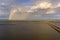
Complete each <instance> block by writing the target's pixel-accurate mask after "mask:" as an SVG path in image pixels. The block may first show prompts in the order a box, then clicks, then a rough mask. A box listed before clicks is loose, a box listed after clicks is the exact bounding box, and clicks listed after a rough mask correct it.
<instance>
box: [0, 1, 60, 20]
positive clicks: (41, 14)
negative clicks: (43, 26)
mask: <svg viewBox="0 0 60 40" xmlns="http://www.w3.org/2000/svg"><path fill="white" fill-rule="evenodd" d="M0 19H10V20H16V19H17V20H39V19H59V20H60V0H0Z"/></svg>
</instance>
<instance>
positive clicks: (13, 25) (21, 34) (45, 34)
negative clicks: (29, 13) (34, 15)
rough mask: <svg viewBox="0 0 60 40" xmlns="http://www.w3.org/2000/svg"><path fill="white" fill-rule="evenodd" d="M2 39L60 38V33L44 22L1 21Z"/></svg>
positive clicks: (33, 39)
mask: <svg viewBox="0 0 60 40" xmlns="http://www.w3.org/2000/svg"><path fill="white" fill-rule="evenodd" d="M0 40H60V33H59V32H57V31H56V30H54V29H53V28H52V27H50V26H49V25H48V24H47V23H44V22H21V21H20V22H19V21H18V22H11V21H1V22H0Z"/></svg>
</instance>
